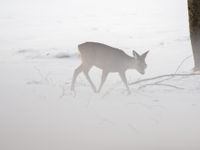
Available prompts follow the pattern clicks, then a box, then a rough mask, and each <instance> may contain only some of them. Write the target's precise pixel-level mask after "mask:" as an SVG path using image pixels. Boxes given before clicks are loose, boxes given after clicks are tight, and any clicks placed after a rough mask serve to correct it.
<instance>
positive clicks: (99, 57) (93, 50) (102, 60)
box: [78, 42, 129, 71]
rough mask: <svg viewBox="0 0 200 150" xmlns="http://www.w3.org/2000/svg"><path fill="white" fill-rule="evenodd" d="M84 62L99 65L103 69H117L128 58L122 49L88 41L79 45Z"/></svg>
mask: <svg viewBox="0 0 200 150" xmlns="http://www.w3.org/2000/svg"><path fill="white" fill-rule="evenodd" d="M78 48H79V51H80V54H81V59H82V61H83V63H87V64H91V65H94V66H97V67H99V68H101V69H105V68H107V69H110V70H111V71H117V70H118V69H120V66H121V67H123V66H122V64H123V60H126V59H127V57H129V56H128V55H126V54H125V53H124V52H123V51H122V50H120V49H117V48H113V47H110V46H108V45H105V44H102V43H96V42H86V43H82V44H80V45H78Z"/></svg>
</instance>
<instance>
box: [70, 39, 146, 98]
mask: <svg viewBox="0 0 200 150" xmlns="http://www.w3.org/2000/svg"><path fill="white" fill-rule="evenodd" d="M78 49H79V51H80V56H81V60H82V64H81V65H80V66H79V67H78V68H77V69H76V70H75V71H74V74H73V79H72V84H71V90H72V91H74V85H75V81H76V78H77V76H78V75H79V74H80V73H81V72H83V73H84V74H85V76H86V79H87V80H88V81H89V83H90V85H91V86H92V89H93V90H94V92H100V91H101V89H102V86H103V84H104V82H105V80H106V77H107V76H108V73H110V72H118V73H119V75H120V77H121V79H122V81H123V83H124V84H125V86H126V88H127V90H128V93H129V94H130V89H129V87H128V84H127V79H126V75H125V71H126V70H127V69H136V70H137V71H138V72H139V73H141V74H144V73H145V69H146V67H147V64H146V62H145V58H146V56H147V54H148V52H149V51H147V52H145V53H144V54H142V55H139V54H138V53H137V52H135V51H133V56H134V57H131V56H129V55H127V54H125V53H124V52H123V51H122V50H120V49H117V48H113V47H110V46H108V45H105V44H101V43H96V42H86V43H82V44H80V45H78ZM92 66H96V67H98V68H100V69H102V77H101V84H100V86H99V89H98V90H96V87H95V86H94V84H93V82H92V80H91V79H90V77H89V75H88V72H89V70H90V69H91V67H92Z"/></svg>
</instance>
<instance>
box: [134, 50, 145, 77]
mask: <svg viewBox="0 0 200 150" xmlns="http://www.w3.org/2000/svg"><path fill="white" fill-rule="evenodd" d="M148 52H149V51H147V52H145V53H144V54H142V55H139V54H138V53H137V52H136V51H133V56H134V59H135V64H134V68H135V69H136V70H137V71H138V72H139V73H141V74H145V69H146V68H147V64H146V62H145V58H146V56H147V54H148Z"/></svg>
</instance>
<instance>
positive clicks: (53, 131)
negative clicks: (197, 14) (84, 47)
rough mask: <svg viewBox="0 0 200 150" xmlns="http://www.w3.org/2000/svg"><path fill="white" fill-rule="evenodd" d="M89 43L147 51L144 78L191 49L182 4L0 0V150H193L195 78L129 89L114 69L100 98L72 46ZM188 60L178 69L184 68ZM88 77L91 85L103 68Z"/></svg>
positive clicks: (198, 104) (174, 0)
mask: <svg viewBox="0 0 200 150" xmlns="http://www.w3.org/2000/svg"><path fill="white" fill-rule="evenodd" d="M85 41H97V42H102V43H105V44H108V45H110V46H114V47H117V48H120V49H123V50H124V51H125V52H126V53H127V54H129V55H131V51H132V50H136V51H137V52H139V53H143V52H145V51H146V50H150V53H149V55H148V56H147V64H148V69H147V72H146V74H145V75H143V76H142V75H140V74H139V73H137V72H136V71H134V70H130V71H128V72H127V78H128V81H129V82H130V83H131V82H134V81H136V80H138V79H144V78H148V77H152V76H156V75H161V74H168V73H174V72H175V71H176V69H177V67H178V66H179V65H180V63H181V61H182V60H183V59H184V58H186V57H188V56H190V55H192V53H191V45H190V41H189V31H188V17H187V1H183V0H159V1H157V0H144V1H138V0H123V1H122V0H119V1H114V0H109V1H106V0H101V1H97V0H82V1H81V0H67V1H64V0H57V1H53V0H52V1H47V0H40V1H39V0H30V1H25V0H9V1H7V0H1V1H0V69H1V72H0V83H1V84H0V121H1V122H0V149H2V150H13V149H14V150H27V149H28V150H35V149H38V150H47V149H48V150H55V149H59V150H122V149H124V150H133V149H135V150H147V149H148V150H177V149H181V150H188V149H190V150H199V149H200V119H199V114H200V101H199V99H200V77H199V76H195V77H184V78H183V77H177V78H173V79H172V80H170V81H167V83H170V84H172V85H176V86H178V87H182V88H184V89H182V90H180V89H174V88H171V87H165V86H150V87H146V88H143V89H138V87H139V86H140V85H132V86H130V87H131V91H132V94H131V95H128V96H127V95H126V90H125V88H124V86H123V84H122V82H121V81H120V79H119V77H118V75H117V74H110V75H109V77H108V79H107V81H106V83H105V85H104V87H103V90H102V92H101V93H100V94H94V93H93V92H92V90H91V88H90V86H89V84H88V82H87V81H86V79H85V77H84V76H83V75H80V76H79V77H78V79H77V84H76V89H77V93H76V96H74V94H73V93H71V92H70V88H69V87H70V82H71V78H72V74H73V71H74V69H75V68H76V67H77V66H78V65H79V64H80V59H79V58H78V56H77V54H78V51H77V45H78V44H79V43H82V42H85ZM192 67H193V62H192V57H190V58H189V59H187V60H186V61H185V62H184V64H183V65H182V66H181V67H180V69H179V70H178V73H189V72H191V69H192ZM90 76H91V78H92V79H93V81H95V84H96V85H99V82H100V76H101V71H100V70H99V69H97V68H93V69H92V70H91V72H90Z"/></svg>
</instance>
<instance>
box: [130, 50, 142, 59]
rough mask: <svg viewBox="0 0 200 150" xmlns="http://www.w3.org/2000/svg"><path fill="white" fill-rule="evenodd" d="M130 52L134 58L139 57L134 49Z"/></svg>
mask: <svg viewBox="0 0 200 150" xmlns="http://www.w3.org/2000/svg"><path fill="white" fill-rule="evenodd" d="M132 53H133V56H134V57H135V58H139V57H140V55H139V54H138V53H137V52H136V51H134V50H133V51H132Z"/></svg>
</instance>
